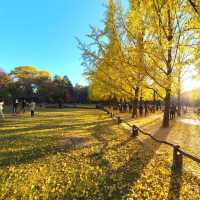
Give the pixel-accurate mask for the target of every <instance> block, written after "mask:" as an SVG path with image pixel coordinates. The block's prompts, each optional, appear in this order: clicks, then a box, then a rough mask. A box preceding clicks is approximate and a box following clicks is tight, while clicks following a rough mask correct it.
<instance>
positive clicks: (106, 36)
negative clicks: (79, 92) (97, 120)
mask: <svg viewBox="0 0 200 200" xmlns="http://www.w3.org/2000/svg"><path fill="white" fill-rule="evenodd" d="M197 8H198V5H196V4H194V3H193V2H192V1H183V0H129V9H128V11H127V12H126V13H124V11H123V8H122V5H121V2H120V1H117V2H115V1H114V0H109V1H108V4H107V8H106V17H105V20H104V28H103V29H99V28H96V27H94V26H91V32H90V33H89V34H88V35H87V36H88V37H89V40H90V41H91V42H90V43H88V44H85V43H83V42H80V41H79V46H80V49H81V50H82V57H83V65H84V66H85V70H86V75H87V77H88V79H89V81H90V94H91V97H92V98H93V99H98V100H108V99H110V98H115V99H118V100H121V99H123V100H124V101H128V102H130V101H131V102H133V116H134V115H135V113H136V112H137V104H138V101H139V97H140V95H141V93H142V97H143V98H150V95H151V94H154V96H155V94H156V95H157V96H158V97H159V98H161V99H163V101H164V105H165V109H164V115H163V127H168V126H169V112H170V104H171V97H172V96H177V97H178V98H177V99H178V113H180V94H181V83H182V77H183V75H184V73H185V71H186V70H185V69H186V68H190V67H191V66H192V64H194V61H195V62H196V60H197V56H198V46H199V28H200V27H199V15H198V9H197ZM195 64H196V66H197V67H198V63H197V62H196V63H195ZM188 71H189V70H188V69H187V72H188ZM186 75H187V74H186ZM184 76H185V75H184Z"/></svg>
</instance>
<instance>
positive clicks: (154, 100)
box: [153, 91, 156, 113]
mask: <svg viewBox="0 0 200 200" xmlns="http://www.w3.org/2000/svg"><path fill="white" fill-rule="evenodd" d="M155 111H156V92H155V91H153V113H155Z"/></svg>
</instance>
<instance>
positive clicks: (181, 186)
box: [0, 109, 200, 200]
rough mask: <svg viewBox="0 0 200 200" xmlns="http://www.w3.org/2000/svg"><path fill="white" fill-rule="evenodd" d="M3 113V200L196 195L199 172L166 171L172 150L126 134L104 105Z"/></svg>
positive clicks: (0, 143) (0, 157) (0, 188)
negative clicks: (108, 113) (33, 116)
mask: <svg viewBox="0 0 200 200" xmlns="http://www.w3.org/2000/svg"><path fill="white" fill-rule="evenodd" d="M6 117H7V118H6V120H5V121H0V199H2V200H4V199H25V200H28V199H69V200H71V199H87V200H88V199H91V200H94V199H99V200H100V199H149V200H154V199H155V200H157V199H175V200H177V199H185V200H188V199H191V200H195V199H200V177H199V176H198V175H194V174H192V173H190V171H189V170H186V171H185V170H184V171H183V172H182V174H179V175H176V174H174V173H173V172H171V169H170V166H171V158H172V152H171V150H169V148H167V147H166V146H163V145H159V144H157V143H154V142H153V141H152V140H151V139H149V138H147V137H144V136H139V137H138V138H131V137H130V135H129V131H127V130H126V129H125V128H124V127H123V125H120V126H118V125H116V124H115V123H114V122H113V121H111V120H110V118H109V117H108V116H106V115H105V113H103V112H102V111H99V110H95V109H94V110H93V109H92V110H86V109H62V110H59V109H52V110H51V109H46V110H45V109H44V110H42V111H41V112H40V113H39V115H38V114H36V116H35V118H30V115H29V113H27V114H25V115H20V116H18V117H15V116H12V115H9V114H8V115H7V116H6ZM153 120H155V118H152V121H153ZM150 121H151V120H150V119H148V123H149V122H150ZM137 123H139V124H140V125H141V124H143V123H145V120H144V119H141V120H139V121H137ZM150 126H152V124H151V123H150ZM161 131H162V132H163V131H164V132H165V135H167V134H169V130H161Z"/></svg>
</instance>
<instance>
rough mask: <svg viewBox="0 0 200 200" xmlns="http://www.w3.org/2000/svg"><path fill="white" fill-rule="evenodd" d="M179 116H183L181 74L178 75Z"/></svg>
mask: <svg viewBox="0 0 200 200" xmlns="http://www.w3.org/2000/svg"><path fill="white" fill-rule="evenodd" d="M177 114H178V116H179V117H180V116H181V75H180V73H179V75H178V112H177Z"/></svg>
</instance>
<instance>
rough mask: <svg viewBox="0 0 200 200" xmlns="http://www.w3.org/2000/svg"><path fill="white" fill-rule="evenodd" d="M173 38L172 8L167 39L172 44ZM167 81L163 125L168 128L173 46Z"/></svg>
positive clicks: (169, 56) (170, 50)
mask: <svg viewBox="0 0 200 200" xmlns="http://www.w3.org/2000/svg"><path fill="white" fill-rule="evenodd" d="M172 39H173V33H172V22H171V11H170V8H169V9H168V36H167V40H168V43H169V44H170V43H171V41H172ZM167 54H168V55H167V66H166V67H167V74H166V75H167V81H168V85H167V87H166V89H165V92H166V95H165V110H164V116H163V124H162V125H163V127H164V128H167V127H169V114H170V104H171V84H172V79H171V74H172V47H171V46H169V47H168V52H167Z"/></svg>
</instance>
